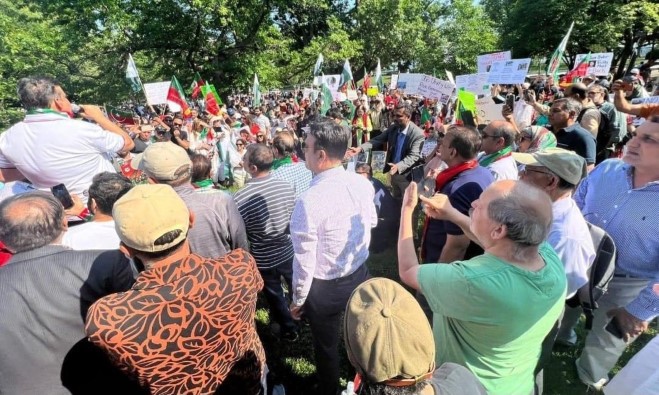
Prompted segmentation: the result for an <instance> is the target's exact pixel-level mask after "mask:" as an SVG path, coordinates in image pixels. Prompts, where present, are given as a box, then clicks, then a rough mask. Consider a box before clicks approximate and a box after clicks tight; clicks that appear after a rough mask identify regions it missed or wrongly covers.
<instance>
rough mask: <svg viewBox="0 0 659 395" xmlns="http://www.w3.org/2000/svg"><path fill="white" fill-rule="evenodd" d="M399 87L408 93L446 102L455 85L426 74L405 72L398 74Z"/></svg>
mask: <svg viewBox="0 0 659 395" xmlns="http://www.w3.org/2000/svg"><path fill="white" fill-rule="evenodd" d="M398 89H400V90H402V91H403V92H405V93H406V94H408V95H421V96H424V97H427V98H429V99H437V100H439V101H440V102H442V103H443V104H446V103H448V101H449V99H450V98H451V94H452V93H453V90H454V89H455V85H454V84H452V83H451V82H449V81H443V80H440V79H438V78H435V77H432V76H429V75H425V74H416V73H405V74H400V75H399V76H398Z"/></svg>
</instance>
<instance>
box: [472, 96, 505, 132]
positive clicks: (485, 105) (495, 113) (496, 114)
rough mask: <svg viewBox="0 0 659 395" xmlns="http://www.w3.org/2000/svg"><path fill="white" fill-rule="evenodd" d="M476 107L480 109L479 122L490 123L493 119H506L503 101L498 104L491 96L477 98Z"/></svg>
mask: <svg viewBox="0 0 659 395" xmlns="http://www.w3.org/2000/svg"><path fill="white" fill-rule="evenodd" d="M476 109H477V110H478V123H479V124H485V125H487V124H489V123H490V122H492V121H504V120H505V119H504V118H503V115H501V110H502V109H503V103H501V104H496V103H494V101H492V98H491V97H484V98H482V99H478V100H476Z"/></svg>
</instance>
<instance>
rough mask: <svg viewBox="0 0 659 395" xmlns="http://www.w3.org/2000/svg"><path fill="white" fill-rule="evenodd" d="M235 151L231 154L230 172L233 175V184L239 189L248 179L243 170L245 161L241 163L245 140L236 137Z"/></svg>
mask: <svg viewBox="0 0 659 395" xmlns="http://www.w3.org/2000/svg"><path fill="white" fill-rule="evenodd" d="M235 145H236V152H235V155H232V156H231V166H232V169H231V174H232V175H233V185H234V186H235V187H236V188H238V189H240V188H242V187H243V185H245V182H246V181H247V180H248V179H249V174H248V173H247V171H246V170H245V163H243V158H244V156H245V152H247V151H246V150H245V146H246V145H247V142H246V141H245V140H244V139H242V138H239V139H236V144H235Z"/></svg>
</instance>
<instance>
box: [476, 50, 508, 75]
mask: <svg viewBox="0 0 659 395" xmlns="http://www.w3.org/2000/svg"><path fill="white" fill-rule="evenodd" d="M511 57H512V55H511V53H510V51H503V52H495V53H488V54H486V55H480V56H478V57H476V63H477V65H478V72H479V73H488V72H489V71H490V65H492V63H493V62H496V61H500V60H510V59H511Z"/></svg>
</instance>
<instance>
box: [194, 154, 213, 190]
mask: <svg viewBox="0 0 659 395" xmlns="http://www.w3.org/2000/svg"><path fill="white" fill-rule="evenodd" d="M190 162H191V163H192V175H191V179H190V182H191V183H192V187H193V188H194V189H195V192H197V193H215V192H220V189H219V188H218V187H217V186H216V185H215V182H213V164H212V163H211V160H210V159H208V157H207V156H206V155H200V154H196V155H192V156H191V157H190Z"/></svg>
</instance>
